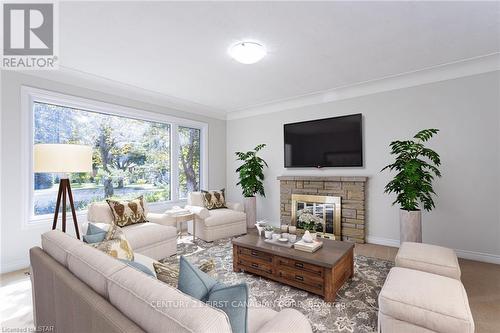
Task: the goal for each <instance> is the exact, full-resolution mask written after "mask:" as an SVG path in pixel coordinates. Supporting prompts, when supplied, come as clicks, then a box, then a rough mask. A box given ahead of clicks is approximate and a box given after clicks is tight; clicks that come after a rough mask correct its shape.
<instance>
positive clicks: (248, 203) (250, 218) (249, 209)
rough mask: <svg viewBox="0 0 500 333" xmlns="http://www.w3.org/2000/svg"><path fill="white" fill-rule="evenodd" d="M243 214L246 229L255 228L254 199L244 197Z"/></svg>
mask: <svg viewBox="0 0 500 333" xmlns="http://www.w3.org/2000/svg"><path fill="white" fill-rule="evenodd" d="M244 204H245V213H246V214H247V228H255V222H256V219H257V204H256V198H255V197H245V201H244Z"/></svg>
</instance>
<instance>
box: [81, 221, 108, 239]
mask: <svg viewBox="0 0 500 333" xmlns="http://www.w3.org/2000/svg"><path fill="white" fill-rule="evenodd" d="M106 234H107V231H106V230H104V229H101V228H99V227H97V226H95V225H94V224H92V223H89V225H88V227H87V234H85V235H83V241H84V242H85V243H89V244H92V243H100V242H102V241H104V239H105V238H106Z"/></svg>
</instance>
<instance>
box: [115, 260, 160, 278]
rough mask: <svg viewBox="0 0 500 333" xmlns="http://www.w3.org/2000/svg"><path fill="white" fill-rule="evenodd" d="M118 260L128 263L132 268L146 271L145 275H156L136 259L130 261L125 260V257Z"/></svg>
mask: <svg viewBox="0 0 500 333" xmlns="http://www.w3.org/2000/svg"><path fill="white" fill-rule="evenodd" d="M118 260H120V261H121V262H124V263H126V264H127V265H129V266H130V267H132V268H135V269H137V270H139V271H141V272H143V273H146V274H147V275H151V276H152V277H154V278H156V275H155V274H154V273H153V272H152V271H151V270H150V269H149V268H148V267H147V266H145V265H143V264H141V263H139V262H137V261H130V260H126V259H118Z"/></svg>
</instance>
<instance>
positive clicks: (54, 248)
mask: <svg viewBox="0 0 500 333" xmlns="http://www.w3.org/2000/svg"><path fill="white" fill-rule="evenodd" d="M79 246H86V245H85V243H83V242H81V241H79V240H78V239H76V238H74V237H72V236H69V235H67V234H65V233H63V232H62V231H60V230H51V231H47V232H45V233H43V234H42V248H43V250H44V251H45V252H47V253H48V254H49V255H50V256H51V257H52V258H54V260H56V261H57V262H58V263H60V264H61V265H63V266H64V267H68V260H67V259H68V254H69V253H70V252H71V251H72V250H73V249H75V248H77V247H79Z"/></svg>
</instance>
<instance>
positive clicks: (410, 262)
mask: <svg viewBox="0 0 500 333" xmlns="http://www.w3.org/2000/svg"><path fill="white" fill-rule="evenodd" d="M396 267H405V268H411V269H415V270H418V271H423V272H429V273H434V274H438V275H443V276H447V277H450V278H453V279H457V280H460V274H461V273H460V266H459V265H458V259H457V255H456V254H455V251H453V250H452V249H448V248H446V247H441V246H437V245H430V244H422V243H412V242H404V243H403V244H401V247H400V248H399V251H398V254H397V255H396Z"/></svg>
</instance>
